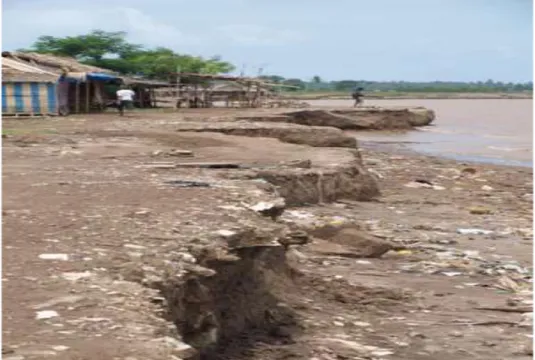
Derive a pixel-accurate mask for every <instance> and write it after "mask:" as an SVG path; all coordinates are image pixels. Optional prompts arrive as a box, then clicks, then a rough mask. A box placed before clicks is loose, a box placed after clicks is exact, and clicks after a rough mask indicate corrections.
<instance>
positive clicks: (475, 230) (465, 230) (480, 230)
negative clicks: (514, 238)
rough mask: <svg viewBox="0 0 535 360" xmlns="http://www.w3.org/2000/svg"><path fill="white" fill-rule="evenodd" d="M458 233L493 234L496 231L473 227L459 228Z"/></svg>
mask: <svg viewBox="0 0 535 360" xmlns="http://www.w3.org/2000/svg"><path fill="white" fill-rule="evenodd" d="M457 233H458V234H461V235H490V234H493V233H494V231H491V230H485V229H475V228H471V229H457Z"/></svg>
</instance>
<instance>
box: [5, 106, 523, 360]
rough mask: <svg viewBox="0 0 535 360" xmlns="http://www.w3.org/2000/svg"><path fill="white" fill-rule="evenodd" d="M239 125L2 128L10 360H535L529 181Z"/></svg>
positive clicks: (149, 116) (110, 122) (111, 123)
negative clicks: (240, 130)
mask: <svg viewBox="0 0 535 360" xmlns="http://www.w3.org/2000/svg"><path fill="white" fill-rule="evenodd" d="M232 114H233V113H232V111H231V110H222V111H218V110H217V109H212V110H206V111H204V110H190V111H183V112H181V113H179V114H175V113H139V114H133V115H131V116H130V117H125V118H119V117H118V116H116V115H115V114H107V115H98V116H96V115H94V116H74V117H69V118H57V119H24V120H6V119H4V123H3V127H4V131H5V133H7V134H9V135H8V136H7V137H5V138H4V139H3V156H4V167H3V171H4V172H3V175H4V184H3V186H4V207H3V221H4V228H3V235H4V237H3V240H4V264H3V296H4V298H3V300H4V311H3V322H4V327H3V341H4V342H3V353H4V358H7V359H12V360H14V359H43V358H44V357H45V356H47V357H51V358H54V359H76V358H80V359H88V360H92V359H94V360H97V359H99V360H100V359H112V358H118V359H134V358H137V359H149V360H150V359H154V360H156V359H171V358H172V359H194V358H195V357H196V356H198V355H197V354H196V352H195V350H194V349H193V348H192V347H194V348H197V349H201V350H202V354H201V355H202V356H201V358H202V359H209V360H212V359H259V360H260V359H262V360H270V359H273V360H275V359H281V358H291V359H303V360H304V359H311V358H316V359H372V358H373V359H383V358H384V359H389V358H390V359H391V358H396V359H406V360H420V359H421V360H424V359H436V360H446V359H474V358H480V359H529V358H531V354H532V348H531V347H530V345H529V344H530V343H531V341H532V340H531V338H530V334H531V315H532V312H531V311H532V310H531V306H532V304H531V289H532V284H531V280H532V267H531V256H532V229H531V226H532V185H533V183H532V170H531V169H527V168H518V167H505V166H496V165H482V164H470V163H460V162H456V161H450V160H445V159H440V158H433V157H426V156H421V155H417V154H414V153H410V152H399V151H392V150H389V151H387V149H383V148H371V147H367V146H365V147H361V148H359V149H358V151H356V150H355V149H351V148H340V147H313V146H309V145H306V144H296V143H288V142H281V141H279V140H277V139H274V138H264V137H248V136H236V135H224V134H221V133H212V132H203V133H191V132H177V131H176V129H177V124H179V123H185V122H187V123H190V122H192V123H196V122H201V121H210V117H214V119H215V117H221V116H232ZM214 121H215V120H214ZM241 135H243V134H241ZM282 140H283V141H284V139H282ZM308 160H309V161H310V162H307V161H308ZM187 163H189V164H190V165H189V166H187ZM210 164H211V165H212V167H210V166H207V165H210ZM216 165H217V166H216ZM349 168H351V169H353V170H352V172H348V170H347V169H349ZM366 169H367V170H366ZM262 179H264V180H262ZM265 179H269V180H268V181H266V180H265ZM370 179H372V180H373V179H375V183H376V184H377V185H378V188H379V190H380V195H379V194H376V193H375V192H374V191H373V189H372V187H373V186H372V185H371V184H369V183H368V182H369V180H370ZM274 184H275V185H274ZM320 185H321V186H320ZM347 186H350V190H348V191H346V192H345V193H344V192H342V191H340V189H341V188H345V187H347ZM284 191H287V192H288V191H289V192H290V193H291V195H292V196H293V198H289V197H288V199H287V200H288V201H287V204H286V206H284V205H276V204H278V203H277V201H279V200H280V199H279V198H278V194H280V193H281V192H284ZM364 195H365V196H364ZM286 196H288V195H286ZM360 198H363V199H364V198H365V199H366V200H367V201H358V199H360ZM303 199H306V200H307V201H308V202H310V204H309V205H303V204H299V202H300V201H299V200H303ZM290 200H291V201H290ZM289 201H290V203H289ZM292 203H293V204H294V205H292ZM262 209H264V210H262ZM268 210H269V211H272V212H271V213H269V211H268ZM282 210H284V211H282ZM273 211H274V212H273ZM274 214H275V215H274ZM267 215H272V216H273V218H275V219H276V220H275V221H274V220H272V219H271V218H270V216H267ZM304 238H306V241H305V240H303V239H304ZM290 244H296V245H290ZM297 244H301V245H297ZM95 349H98V350H95ZM171 356H174V357H171Z"/></svg>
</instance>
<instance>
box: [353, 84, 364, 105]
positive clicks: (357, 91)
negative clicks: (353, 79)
mask: <svg viewBox="0 0 535 360" xmlns="http://www.w3.org/2000/svg"><path fill="white" fill-rule="evenodd" d="M363 90H364V89H363V88H361V87H359V88H356V89H355V91H353V94H351V97H352V98H353V99H355V104H354V105H353V107H357V106H360V105H362V102H363V100H362V98H363V97H364V94H363V93H362V91H363Z"/></svg>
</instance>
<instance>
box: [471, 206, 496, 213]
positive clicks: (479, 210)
mask: <svg viewBox="0 0 535 360" xmlns="http://www.w3.org/2000/svg"><path fill="white" fill-rule="evenodd" d="M468 211H470V214H473V215H488V214H492V210H491V209H488V208H486V207H483V206H473V207H471V208H469V209H468Z"/></svg>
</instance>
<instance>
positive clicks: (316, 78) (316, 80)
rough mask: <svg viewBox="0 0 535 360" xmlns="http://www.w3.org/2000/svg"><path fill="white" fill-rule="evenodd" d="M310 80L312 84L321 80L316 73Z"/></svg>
mask: <svg viewBox="0 0 535 360" xmlns="http://www.w3.org/2000/svg"><path fill="white" fill-rule="evenodd" d="M312 82H313V83H314V84H321V83H322V81H321V78H320V77H319V76H318V75H315V76H314V77H313V78H312Z"/></svg>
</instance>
